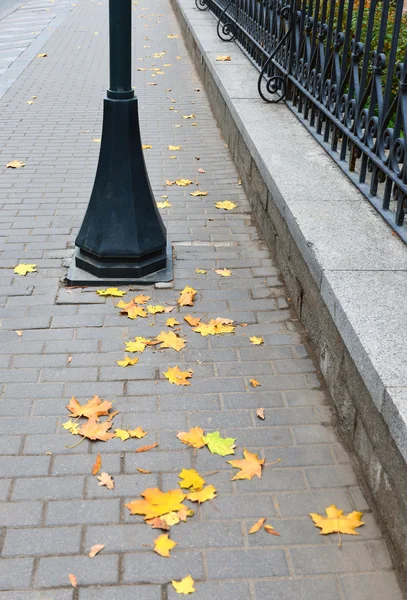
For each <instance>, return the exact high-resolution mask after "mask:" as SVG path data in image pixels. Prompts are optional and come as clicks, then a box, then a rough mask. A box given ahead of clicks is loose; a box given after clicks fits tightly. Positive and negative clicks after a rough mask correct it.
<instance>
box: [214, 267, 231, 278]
mask: <svg viewBox="0 0 407 600" xmlns="http://www.w3.org/2000/svg"><path fill="white" fill-rule="evenodd" d="M214 271H215V273H217V274H218V275H220V276H221V277H230V276H231V275H232V271H230V270H229V269H214Z"/></svg>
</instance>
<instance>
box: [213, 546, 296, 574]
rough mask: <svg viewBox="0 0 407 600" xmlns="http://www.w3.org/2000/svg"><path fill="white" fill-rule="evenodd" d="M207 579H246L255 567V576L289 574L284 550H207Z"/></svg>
mask: <svg viewBox="0 0 407 600" xmlns="http://www.w3.org/2000/svg"><path fill="white" fill-rule="evenodd" d="M207 564H208V577H209V579H229V578H233V579H246V578H250V577H252V574H253V569H254V568H255V569H256V575H257V577H284V576H287V575H288V574H289V571H288V565H287V562H286V558H285V555H284V551H283V550H280V549H277V548H275V549H273V550H271V549H268V548H267V549H266V548H263V549H262V550H254V549H248V550H247V549H245V550H229V552H228V553H227V554H225V553H224V552H222V551H221V550H208V553H207Z"/></svg>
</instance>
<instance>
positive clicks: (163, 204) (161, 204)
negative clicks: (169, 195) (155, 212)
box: [157, 200, 172, 208]
mask: <svg viewBox="0 0 407 600" xmlns="http://www.w3.org/2000/svg"><path fill="white" fill-rule="evenodd" d="M171 206H172V204H170V203H169V202H168V200H164V202H157V208H171Z"/></svg>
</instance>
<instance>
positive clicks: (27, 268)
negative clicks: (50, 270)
mask: <svg viewBox="0 0 407 600" xmlns="http://www.w3.org/2000/svg"><path fill="white" fill-rule="evenodd" d="M36 272H37V265H25V264H24V263H20V264H19V265H17V266H16V267H14V273H15V274H16V275H27V273H36Z"/></svg>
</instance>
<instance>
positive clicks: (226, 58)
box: [216, 54, 232, 62]
mask: <svg viewBox="0 0 407 600" xmlns="http://www.w3.org/2000/svg"><path fill="white" fill-rule="evenodd" d="M216 60H217V61H220V62H229V61H231V60H232V59H231V58H230V56H229V55H224V54H219V56H217V57H216Z"/></svg>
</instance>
